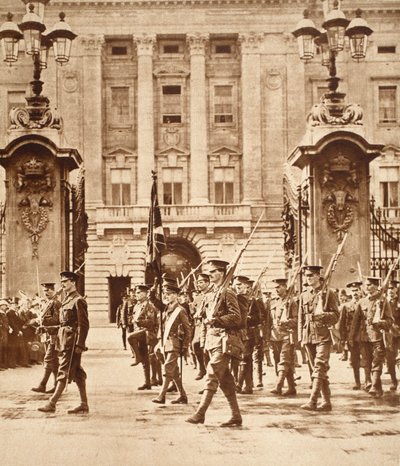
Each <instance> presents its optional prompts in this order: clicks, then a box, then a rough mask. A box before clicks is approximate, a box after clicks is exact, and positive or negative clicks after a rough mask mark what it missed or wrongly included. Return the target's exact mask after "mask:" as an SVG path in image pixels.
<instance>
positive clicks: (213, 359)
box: [186, 260, 242, 427]
mask: <svg viewBox="0 0 400 466" xmlns="http://www.w3.org/2000/svg"><path fill="white" fill-rule="evenodd" d="M208 265H209V267H210V270H209V272H208V273H209V274H210V282H211V283H212V287H213V294H214V296H220V297H221V299H219V300H218V302H217V303H214V302H212V304H214V306H212V305H210V306H209V307H208V308H207V311H206V319H205V324H206V326H207V332H206V341H205V349H206V350H207V351H208V352H209V354H210V361H209V363H208V365H207V376H206V383H205V390H204V392H203V395H202V398H201V401H200V405H199V407H198V408H197V410H196V412H195V413H194V414H193V416H190V417H189V418H188V419H186V421H187V422H190V423H192V424H203V423H204V420H205V413H206V411H207V409H208V407H209V406H210V403H211V401H212V399H213V396H214V394H215V392H216V391H217V389H218V386H219V387H220V388H221V390H222V392H223V394H224V395H225V398H226V399H227V400H228V403H229V406H230V408H231V418H230V419H229V420H228V421H227V422H224V423H223V424H221V427H233V426H241V425H242V416H241V415H240V410H239V405H238V402H237V397H236V387H235V381H234V378H233V375H232V373H231V372H230V370H229V363H230V359H231V357H232V356H233V357H236V358H238V357H240V352H241V349H242V348H241V339H240V331H239V330H238V328H240V326H241V324H242V318H241V315H240V310H239V305H238V301H237V297H236V295H235V293H234V292H233V291H232V290H231V289H229V288H226V289H223V290H221V293H218V291H219V287H220V286H221V285H222V283H223V282H224V278H225V273H226V268H227V266H228V262H225V261H222V260H211V261H208ZM216 305H217V306H218V308H217V309H215V308H214V307H215V306H216Z"/></svg>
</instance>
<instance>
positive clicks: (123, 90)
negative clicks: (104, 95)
mask: <svg viewBox="0 0 400 466" xmlns="http://www.w3.org/2000/svg"><path fill="white" fill-rule="evenodd" d="M128 118H129V87H112V88H111V122H112V123H113V124H118V123H121V124H124V123H125V124H126V123H127V119H128Z"/></svg>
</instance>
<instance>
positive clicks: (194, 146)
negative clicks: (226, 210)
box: [187, 34, 208, 204]
mask: <svg viewBox="0 0 400 466" xmlns="http://www.w3.org/2000/svg"><path fill="white" fill-rule="evenodd" d="M207 40H208V34H191V35H188V36H187V41H188V45H189V51H190V203H191V204H207V203H208V157H207V108H206V62H205V47H206V43H207Z"/></svg>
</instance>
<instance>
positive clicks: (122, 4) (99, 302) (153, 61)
mask: <svg viewBox="0 0 400 466" xmlns="http://www.w3.org/2000/svg"><path fill="white" fill-rule="evenodd" d="M7 3H8V4H7ZM327 3H328V2H327V1H325V2H321V1H319V0H313V1H312V0H308V1H307V0H304V1H300V0H262V1H256V0H174V1H172V0H165V1H164V0H129V1H128V0H126V1H124V0H118V1H107V0H104V1H101V0H96V1H94V0H93V1H92V0H86V1H83V0H51V1H50V3H49V4H48V5H47V6H46V13H45V24H46V25H49V26H51V25H52V24H54V23H55V22H56V21H57V18H58V13H59V12H60V11H64V12H65V13H66V20H67V22H68V23H69V24H70V26H71V28H72V30H73V31H74V32H75V33H76V34H77V35H78V37H77V38H76V39H75V41H74V42H73V45H72V57H71V60H70V62H69V63H68V64H67V65H66V66H63V67H56V65H55V64H54V62H52V61H51V60H49V65H48V68H47V70H44V71H43V73H42V79H43V81H44V83H45V84H44V91H43V94H45V95H47V96H48V97H49V99H50V102H51V106H53V107H57V108H58V110H59V112H60V114H61V116H62V118H63V122H64V125H63V126H64V130H63V137H64V138H65V140H66V141H67V143H68V145H69V146H70V147H75V148H77V149H78V151H79V152H80V154H81V155H82V157H83V159H84V166H85V182H86V211H87V213H88V216H89V229H88V243H89V249H88V251H87V261H86V264H85V276H86V278H85V280H86V282H85V293H86V294H87V297H88V301H89V305H90V308H91V310H92V311H95V312H98V315H99V318H100V319H104V321H108V320H113V318H114V315H115V308H116V304H117V303H118V302H119V299H120V293H121V292H122V291H123V290H124V289H125V288H126V287H127V286H131V285H133V284H135V283H140V282H143V281H144V280H145V279H146V278H145V254H146V228H147V220H148V211H149V203H150V189H151V183H152V176H151V171H152V170H156V172H157V175H158V191H159V198H160V204H161V205H162V220H163V225H164V228H165V231H166V234H167V241H168V250H167V253H166V254H165V255H164V256H163V264H164V268H165V270H168V271H169V272H171V273H173V274H175V275H176V276H177V277H180V276H181V272H183V273H184V274H186V273H187V272H188V271H189V270H190V269H191V268H194V267H195V266H197V265H198V264H199V263H200V261H202V260H204V259H207V258H211V257H215V256H222V257H223V258H226V259H228V260H229V259H230V258H232V256H233V255H234V254H235V252H236V251H237V250H238V248H240V246H241V245H242V244H243V241H244V239H245V238H246V237H247V235H248V234H249V233H250V231H251V229H252V227H253V226H254V224H255V222H256V221H257V219H258V218H259V216H260V215H261V213H263V214H264V216H263V219H262V221H261V224H260V228H259V229H258V230H257V232H256V234H255V237H254V240H253V241H252V242H251V244H250V245H249V247H248V249H247V251H246V252H245V254H244V255H243V258H242V260H241V263H240V272H241V273H243V274H247V275H250V276H251V277H256V276H257V274H258V273H259V271H260V270H261V269H262V267H263V266H264V265H265V263H266V261H267V260H268V257H270V256H272V255H273V258H272V260H271V265H270V269H269V271H268V273H267V281H266V285H267V286H268V278H272V276H273V275H274V274H275V275H276V274H282V273H284V252H283V235H282V218H281V213H282V207H283V177H284V172H285V162H286V158H287V156H288V154H289V153H290V151H291V150H292V149H293V148H294V147H295V146H296V145H298V144H299V143H300V141H301V138H302V136H303V134H304V132H305V128H306V116H307V114H308V112H309V110H310V109H311V107H312V105H313V104H315V103H317V102H318V101H319V99H320V97H321V95H322V94H323V93H324V92H325V91H326V90H327V84H326V81H325V80H326V78H327V77H328V72H327V70H326V68H324V67H322V66H321V64H320V59H319V56H318V55H317V56H316V57H315V58H314V60H313V61H312V62H311V63H308V64H306V65H304V64H303V63H302V62H301V61H300V59H299V56H298V50H297V43H296V39H295V38H294V37H293V36H292V34H291V31H293V30H294V28H295V27H296V24H297V23H298V21H299V20H300V19H301V18H302V12H303V10H304V9H305V8H308V9H309V10H310V17H311V18H312V19H313V20H314V22H315V24H316V25H317V26H319V25H320V24H321V23H322V22H323V7H325V6H326V4H327ZM356 3H357V5H356V6H354V2H350V1H345V0H343V1H342V2H341V8H342V10H343V11H344V12H345V14H346V16H347V18H349V19H351V18H353V17H354V16H355V13H354V10H355V9H356V8H357V7H360V8H361V9H362V10H363V18H365V19H366V20H367V21H368V24H369V26H370V27H371V28H372V29H373V30H374V34H373V35H372V36H371V37H370V42H369V47H368V52H367V58H366V60H365V61H364V62H362V63H356V62H353V61H352V59H351V57H350V54H349V53H348V51H346V50H345V51H343V52H342V53H341V54H340V55H339V56H338V61H337V66H338V75H339V76H340V77H341V78H342V81H341V82H340V87H339V89H340V90H341V91H343V92H346V94H347V97H346V99H347V100H348V101H349V102H356V103H359V104H360V105H361V106H362V108H363V110H364V125H365V127H366V129H367V134H368V137H369V139H371V140H373V141H375V142H377V143H382V144H385V148H384V150H383V153H382V156H381V157H380V158H379V159H378V160H376V161H374V162H373V164H372V169H371V174H372V178H371V191H372V193H373V194H374V197H375V199H376V201H377V204H379V205H380V206H382V207H384V208H386V209H387V210H388V213H389V214H390V215H391V217H392V218H393V220H396V218H397V216H398V209H399V208H400V204H399V202H400V200H399V167H400V131H399V121H400V105H399V103H400V102H399V100H400V88H399V86H400V4H399V2H398V1H396V0H384V1H381V0H375V1H374V0H360V1H357V2H356ZM8 10H11V11H12V12H13V13H14V14H15V17H14V20H15V21H16V22H17V23H18V22H20V21H21V19H22V16H23V15H24V14H25V5H24V4H23V3H22V2H18V1H16V0H12V1H11V0H5V1H4V0H3V1H2V2H1V5H0V13H1V17H2V18H5V14H6V13H7V11H8ZM2 21H3V19H2ZM2 21H1V22H2ZM31 72H32V66H31V63H30V59H29V57H24V56H23V52H21V57H20V60H19V61H18V62H17V64H16V65H13V66H12V67H8V66H6V64H5V63H1V64H0V108H1V112H0V140H1V141H0V143H1V145H2V146H5V145H6V143H7V129H8V126H9V123H8V111H9V110H10V109H11V108H12V107H13V106H16V105H21V104H23V103H24V97H25V92H26V89H27V86H28V83H29V81H30V80H31V79H32V77H31ZM1 241H2V242H3V243H4V241H6V238H5V237H4V235H3V236H2V238H1ZM10 266H11V265H10V264H4V261H3V264H2V274H3V275H4V273H5V270H6V268H7V267H10ZM54 278H55V279H57V278H58V277H54Z"/></svg>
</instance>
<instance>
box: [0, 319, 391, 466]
mask: <svg viewBox="0 0 400 466" xmlns="http://www.w3.org/2000/svg"><path fill="white" fill-rule="evenodd" d="M120 346H121V345H120V341H119V333H118V331H117V330H116V329H114V328H94V329H91V332H90V336H89V347H90V351H88V352H87V353H85V354H84V357H83V362H84V364H83V365H84V367H85V369H86V370H87V373H88V377H89V379H88V394H89V403H90V414H89V415H87V416H85V415H83V416H71V415H68V414H67V413H66V411H67V409H69V408H70V407H73V406H75V405H76V403H77V401H78V392H77V388H76V386H75V385H71V386H70V388H69V390H68V392H67V393H66V394H65V395H63V397H62V399H61V400H60V402H59V404H58V405H57V412H56V413H55V414H48V415H45V414H43V413H40V412H38V411H37V407H38V406H40V405H42V404H44V402H45V401H46V399H47V396H45V395H41V394H35V393H33V392H31V391H30V388H31V387H32V386H34V385H36V384H37V383H38V381H39V379H40V376H41V372H42V369H41V367H40V366H35V367H32V368H29V369H28V368H17V369H14V370H8V371H4V372H0V394H1V398H0V432H1V433H0V465H6V466H8V465H10V466H19V465H27V464H29V465H33V466H42V465H43V466H45V465H46V466H58V465H60V466H69V465H73V466H81V465H82V466H83V465H85V466H88V465H96V466H97V465H98V466H103V465H107V466H114V465H118V466H119V465H130V464H132V465H135V466H142V465H146V466H147V465H157V466H164V465H165V466H169V465H176V466H180V465H185V466H187V465H193V466H197V465H212V466H219V465H224V466H236V465H246V466H247V465H263V466H264V465H273V466H275V465H296V466H297V465H307V466H308V465H314V464H315V465H335V466H337V465H363V466H368V465H374V466H380V465H382V466H399V465H400V402H399V393H397V394H390V393H388V392H386V393H385V396H384V397H383V399H381V400H374V399H371V398H370V397H369V396H368V395H367V394H366V393H364V392H354V391H352V390H351V383H352V379H351V369H349V367H348V363H347V362H342V361H339V360H338V355H336V354H335V355H333V357H332V370H331V381H332V394H333V403H334V410H333V412H332V413H324V414H322V413H320V414H316V413H308V412H304V411H302V410H300V409H299V405H300V404H301V403H302V402H304V400H306V399H307V397H308V394H309V389H308V385H309V382H308V375H307V369H306V367H305V366H303V367H302V368H300V369H298V375H301V380H300V381H299V383H298V392H299V396H298V397H297V398H296V399H282V398H275V397H273V396H272V395H270V394H269V390H270V389H271V388H272V385H273V381H274V374H273V369H272V368H267V374H266V377H265V379H266V380H265V381H266V383H265V384H264V389H262V390H260V391H257V392H255V394H254V395H241V396H240V400H239V402H240V406H241V408H242V414H243V418H244V425H243V427H241V428H234V429H221V428H219V427H218V424H219V422H221V421H224V420H226V419H227V418H228V417H229V410H228V407H227V404H226V402H225V400H224V398H223V397H222V395H221V394H217V396H216V397H215V398H214V400H213V403H212V405H211V407H210V409H209V411H208V413H207V417H206V423H205V425H199V426H196V425H189V424H187V423H185V422H184V419H185V418H186V417H187V416H188V415H190V414H191V413H192V412H193V411H194V410H195V408H196V404H197V402H198V401H199V399H200V395H198V394H197V392H198V390H199V389H200V388H201V384H202V382H201V381H200V382H198V381H195V380H194V376H195V373H196V372H195V370H194V368H193V367H192V366H190V365H189V366H184V379H185V386H186V388H187V391H188V395H189V404H188V405H187V406H182V405H178V406H175V405H170V404H168V402H167V404H166V405H165V406H159V405H154V404H153V403H151V398H152V397H154V396H155V393H156V390H155V389H153V390H152V391H151V392H138V391H137V390H136V387H137V386H138V385H141V383H142V373H141V369H140V367H135V368H132V367H130V358H129V353H128V351H123V350H122V349H121V348H120ZM384 384H385V386H386V389H387V388H388V384H389V380H388V376H387V375H385V376H384ZM169 399H172V396H170V397H169Z"/></svg>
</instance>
